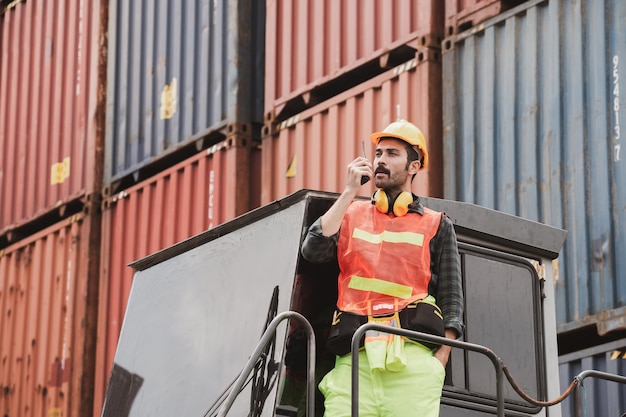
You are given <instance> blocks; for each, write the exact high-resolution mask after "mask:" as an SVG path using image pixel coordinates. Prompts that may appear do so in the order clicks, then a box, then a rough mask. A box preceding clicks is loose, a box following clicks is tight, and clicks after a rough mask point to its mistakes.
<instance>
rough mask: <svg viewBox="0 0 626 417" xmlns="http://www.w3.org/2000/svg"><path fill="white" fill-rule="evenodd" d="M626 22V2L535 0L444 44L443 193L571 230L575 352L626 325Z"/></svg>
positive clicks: (567, 317)
mask: <svg viewBox="0 0 626 417" xmlns="http://www.w3.org/2000/svg"><path fill="white" fill-rule="evenodd" d="M625 20H626V3H624V2H622V1H619V0H608V1H604V0H585V1H579V2H569V1H563V0H550V1H534V2H530V3H528V4H526V5H524V7H521V6H520V8H518V9H515V10H511V11H510V13H507V14H505V15H503V16H502V17H501V18H495V19H492V20H490V21H489V24H486V25H484V26H482V27H478V28H474V29H471V30H469V31H467V32H463V33H460V34H458V35H456V36H454V37H450V38H448V39H446V40H445V41H444V45H445V50H444V53H443V69H444V152H445V153H444V155H445V158H444V166H445V172H446V177H445V183H444V190H445V192H444V195H445V197H446V198H449V199H456V200H461V201H467V202H472V203H476V204H479V205H483V206H486V207H491V208H494V209H497V210H501V211H503V212H506V213H510V214H515V215H518V216H521V217H525V218H528V219H531V220H537V221H540V222H543V223H547V224H550V225H553V226H557V227H560V228H563V229H566V230H568V232H569V233H568V237H567V241H566V244H565V246H564V249H563V251H562V254H561V255H560V256H559V262H560V265H559V279H558V280H557V281H556V282H555V284H556V295H557V324H558V332H559V339H560V341H564V340H569V341H570V343H574V344H576V345H575V346H564V345H563V344H560V346H559V348H560V349H565V348H567V349H568V350H569V351H572V350H575V349H577V348H582V347H584V346H585V345H592V344H595V343H601V342H602V337H601V336H604V335H607V334H609V335H610V334H612V333H614V332H619V331H621V332H623V331H624V330H626V324H625V323H626V286H625V285H624V280H623V277H624V275H625V274H626V259H625V258H624V256H623V254H624V253H626V222H624V212H625V211H626V187H625V184H626V167H625V166H624V163H625V162H624V161H625V160H626V159H625V158H624V154H623V152H622V150H623V149H622V144H623V142H624V138H623V136H624V135H623V129H621V126H624V125H625V124H626V111H625V110H624V108H625V106H624V100H623V98H622V96H621V95H620V94H623V90H624V87H623V85H622V84H623V83H621V82H620V81H621V79H622V78H623V76H624V73H625V72H624V60H625V57H626V32H624V30H623V28H622V23H623V22H624V21H625ZM588 326H592V327H593V329H594V332H593V333H594V334H595V337H584V338H582V337H579V338H576V337H566V336H568V334H570V333H576V332H580V331H583V330H584V329H585V328H586V327H588Z"/></svg>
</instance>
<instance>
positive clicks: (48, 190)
mask: <svg viewBox="0 0 626 417" xmlns="http://www.w3.org/2000/svg"><path fill="white" fill-rule="evenodd" d="M101 8H102V10H101ZM2 9H3V10H2V15H0V30H1V32H2V35H1V41H2V43H1V45H0V53H1V54H2V55H1V58H0V103H2V105H1V106H0V234H1V235H4V234H6V233H8V232H11V231H13V230H14V229H15V228H17V227H19V226H24V225H25V224H26V223H29V222H32V221H34V220H35V219H36V218H38V217H41V216H44V215H48V216H52V217H51V219H52V220H50V222H49V223H47V224H46V225H45V226H47V225H50V224H52V223H54V222H56V221H58V220H60V219H61V218H62V216H63V213H62V210H61V209H62V208H64V207H65V205H66V204H68V203H70V202H75V201H81V204H82V203H85V202H86V200H88V199H89V198H90V194H92V193H94V192H97V191H99V190H100V187H101V186H102V140H103V139H102V132H101V128H102V126H103V123H104V119H103V118H102V119H100V118H99V114H101V113H103V111H104V99H102V98H101V97H103V96H100V95H99V94H98V93H99V88H100V85H101V84H100V83H102V82H104V81H103V80H100V81H99V80H98V77H99V76H100V77H101V78H102V79H103V78H104V70H102V72H101V71H100V69H101V68H102V69H104V68H105V65H106V64H105V62H104V60H105V59H106V56H105V55H104V52H105V51H106V49H105V46H106V44H105V43H103V41H104V34H103V33H102V32H103V31H104V29H103V26H104V24H103V22H102V20H101V19H102V18H103V16H104V17H106V5H104V4H101V3H100V1H80V2H78V1H67V0H48V1H43V0H29V1H22V2H17V3H16V4H14V5H13V6H12V7H10V8H7V9H5V8H4V6H3V7H2ZM100 120H101V121H100ZM55 210H56V213H54V214H51V212H53V211H55ZM45 226H44V227H45ZM37 230H41V229H40V228H39V229H37ZM7 240H9V241H11V240H13V241H14V240H17V237H15V238H10V239H7Z"/></svg>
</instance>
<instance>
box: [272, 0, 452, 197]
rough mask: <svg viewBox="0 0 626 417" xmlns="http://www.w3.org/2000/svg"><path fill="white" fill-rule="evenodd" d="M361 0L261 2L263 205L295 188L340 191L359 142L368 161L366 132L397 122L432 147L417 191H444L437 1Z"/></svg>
mask: <svg viewBox="0 0 626 417" xmlns="http://www.w3.org/2000/svg"><path fill="white" fill-rule="evenodd" d="M365 3H366V4H364V3H363V2H348V1H341V2H336V1H330V0H326V1H314V0H306V1H298V2H291V1H287V0H278V1H268V2H267V25H266V31H267V32H266V46H265V49H266V52H267V56H266V79H265V126H264V129H263V148H262V155H263V156H262V182H261V187H262V192H261V202H262V203H264V204H265V203H269V202H271V201H273V200H276V199H279V198H282V197H284V196H286V195H288V194H290V193H292V192H294V191H297V190H299V189H301V188H311V189H320V190H324V191H334V192H338V191H341V190H342V189H343V186H344V184H345V176H346V171H345V167H346V166H347V164H348V163H349V162H350V161H352V160H353V159H354V158H355V157H357V156H359V155H362V153H363V145H362V142H364V144H365V148H366V149H365V153H366V156H367V157H368V158H370V159H373V156H374V155H373V153H374V148H373V145H372V143H371V141H370V139H369V135H370V133H372V132H376V131H380V130H382V129H383V128H384V127H385V126H386V125H388V124H389V123H391V122H393V121H395V120H396V119H397V118H404V119H408V120H409V121H411V122H413V123H415V124H416V125H418V127H420V129H421V130H422V131H423V132H424V133H425V135H426V140H427V143H428V146H429V154H430V161H431V163H430V166H429V168H427V170H426V171H425V174H420V175H421V177H420V178H419V179H418V180H416V182H415V183H416V185H415V187H416V190H415V191H416V192H418V193H420V194H422V195H430V196H441V194H442V187H441V184H442V181H441V152H440V151H439V150H440V149H441V60H440V57H441V54H440V44H441V39H442V35H443V13H444V10H443V3H442V2H441V1H437V0H432V1H419V2H407V1H400V0H394V1H390V2H380V1H368V2H365ZM372 190H373V189H372V184H371V183H369V184H368V185H366V186H364V187H363V188H362V194H364V195H367V194H370V193H371V191H372Z"/></svg>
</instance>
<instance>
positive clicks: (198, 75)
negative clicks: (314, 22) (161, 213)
mask: <svg viewBox="0 0 626 417" xmlns="http://www.w3.org/2000/svg"><path fill="white" fill-rule="evenodd" d="M109 12H110V13H109V59H108V74H107V77H108V80H107V116H106V122H107V125H106V154H105V169H104V182H105V185H108V184H110V183H112V182H113V181H115V180H118V179H120V178H122V177H124V176H126V175H128V174H130V173H133V172H135V171H136V170H138V169H139V168H141V167H143V166H145V165H147V164H148V163H150V162H153V161H154V160H156V159H159V158H161V157H163V156H164V155H165V154H169V153H171V152H172V151H174V150H176V149H177V148H179V147H181V146H183V145H185V144H188V143H191V142H193V141H195V140H197V139H200V138H204V137H210V136H211V135H212V134H214V133H215V134H216V136H217V137H216V138H215V142H217V141H219V140H221V139H223V138H224V137H223V135H218V133H220V132H224V133H228V131H227V129H229V127H231V126H233V125H238V124H243V125H244V126H245V125H246V124H247V123H258V124H259V125H260V124H262V122H263V79H264V78H263V68H264V61H263V49H264V30H265V2H262V1H256V0H228V1H209V0H186V1H179V0H158V1H142V0H123V1H122V0H113V1H111V3H110V6H109ZM243 133H246V132H243Z"/></svg>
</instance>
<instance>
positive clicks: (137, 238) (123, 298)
mask: <svg viewBox="0 0 626 417" xmlns="http://www.w3.org/2000/svg"><path fill="white" fill-rule="evenodd" d="M259 157H260V152H259V151H258V149H256V148H255V143H254V142H253V141H251V140H250V138H249V137H246V136H243V135H239V136H231V137H229V138H228V139H226V140H225V141H223V142H221V143H219V144H217V145H214V146H213V147H211V148H209V149H207V150H205V151H202V152H200V153H198V154H197V155H195V156H193V157H191V158H189V159H187V160H185V161H183V162H181V163H179V164H178V165H175V166H173V167H171V168H169V169H167V170H165V171H162V172H161V173H159V174H158V175H156V176H154V177H151V178H149V179H147V180H145V181H143V182H141V183H139V184H136V185H134V186H133V187H131V188H128V189H127V190H125V191H121V192H119V193H118V194H116V195H114V196H110V197H108V198H106V199H105V200H104V201H103V211H102V255H101V280H100V293H99V296H100V301H99V316H98V317H99V318H98V345H97V353H96V355H97V367H96V383H95V407H94V410H95V414H96V415H100V411H101V409H102V405H103V401H104V394H105V391H106V384H107V381H108V378H109V374H110V372H111V369H112V366H113V359H114V357H115V350H116V347H117V341H118V338H119V333H120V329H121V326H122V322H123V319H124V312H125V310H126V302H127V300H128V295H129V292H130V287H131V282H132V278H133V273H134V270H133V269H132V268H130V267H129V266H128V264H129V263H131V262H133V261H135V260H137V259H140V258H143V257H145V256H147V255H150V254H152V253H154V252H157V251H159V250H161V249H164V248H166V247H168V246H171V245H173V244H175V243H178V242H180V241H183V240H185V239H187V238H190V237H192V236H194V235H196V234H198V233H201V232H203V231H205V230H207V229H210V228H212V227H215V226H217V225H219V224H221V223H224V222H226V221H228V220H231V219H233V218H235V217H236V216H238V215H241V214H243V213H245V212H247V211H248V210H250V209H251V208H254V207H257V206H258V201H253V200H252V199H253V198H254V196H255V189H258V186H259V184H258V182H259V178H260V175H259V173H258V172H253V171H252V170H251V167H258V166H259V164H258V162H257V161H255V159H258V158H259Z"/></svg>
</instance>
